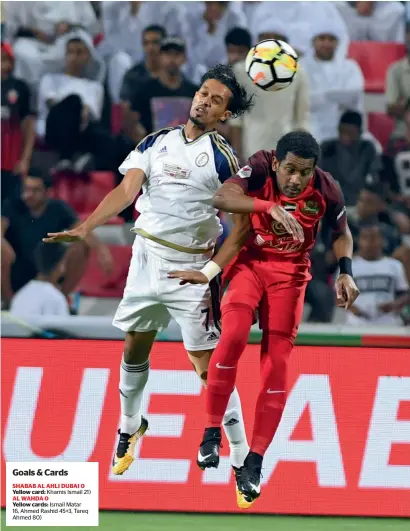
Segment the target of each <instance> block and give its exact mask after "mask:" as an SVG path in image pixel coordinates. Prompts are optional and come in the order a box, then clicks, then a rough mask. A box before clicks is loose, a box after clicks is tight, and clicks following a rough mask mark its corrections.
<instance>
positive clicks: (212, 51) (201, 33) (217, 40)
mask: <svg viewBox="0 0 410 531" xmlns="http://www.w3.org/2000/svg"><path fill="white" fill-rule="evenodd" d="M184 3H186V2H184ZM189 4H196V5H194V6H192V7H188V8H187V19H188V26H189V28H190V33H189V36H188V38H187V50H188V60H189V61H193V60H194V61H196V62H198V63H202V64H203V65H205V66H206V68H212V67H214V66H215V65H216V64H218V63H226V62H227V56H226V49H225V36H226V34H227V33H228V32H229V30H231V29H232V28H245V29H247V24H246V17H245V15H244V13H243V12H242V10H240V9H238V8H237V7H235V8H234V6H233V4H235V2H213V1H212V2H189Z"/></svg>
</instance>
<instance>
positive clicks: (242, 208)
mask: <svg viewBox="0 0 410 531" xmlns="http://www.w3.org/2000/svg"><path fill="white" fill-rule="evenodd" d="M212 204H213V206H214V207H215V208H217V209H218V210H222V212H230V213H232V214H251V213H252V212H260V213H265V214H269V215H270V216H272V218H273V219H274V220H276V221H278V222H279V223H282V225H283V226H284V227H285V229H286V232H288V233H289V234H292V235H293V239H294V240H295V241H299V242H303V241H304V240H305V235H304V233H303V229H302V227H301V225H300V224H299V222H298V221H297V220H296V219H295V218H294V217H293V216H292V215H291V214H290V213H289V212H287V211H286V210H285V209H284V208H283V207H281V206H280V205H276V204H275V203H273V202H272V201H264V200H263V199H257V198H254V197H249V196H248V195H246V194H245V191H244V189H243V188H242V186H240V185H239V184H236V183H233V182H225V183H224V184H223V185H222V186H221V187H220V188H219V190H218V191H217V192H216V194H215V195H214V198H213V201H212Z"/></svg>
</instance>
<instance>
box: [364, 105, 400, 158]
mask: <svg viewBox="0 0 410 531" xmlns="http://www.w3.org/2000/svg"><path fill="white" fill-rule="evenodd" d="M367 125H368V129H369V131H370V132H371V133H372V135H374V136H375V137H376V138H377V140H378V141H379V142H380V144H381V145H382V147H383V149H385V148H386V146H387V143H388V141H389V138H390V136H391V134H392V132H393V129H394V120H393V118H390V116H388V115H387V114H385V113H383V112H369V114H368V115H367Z"/></svg>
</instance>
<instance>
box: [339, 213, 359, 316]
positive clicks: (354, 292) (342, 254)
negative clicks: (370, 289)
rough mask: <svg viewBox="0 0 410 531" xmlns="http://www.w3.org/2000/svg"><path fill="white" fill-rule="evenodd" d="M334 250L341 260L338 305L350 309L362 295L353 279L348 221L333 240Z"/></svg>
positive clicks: (351, 244) (351, 246) (351, 243)
mask: <svg viewBox="0 0 410 531" xmlns="http://www.w3.org/2000/svg"><path fill="white" fill-rule="evenodd" d="M333 252H334V253H335V255H336V259H337V261H338V262H339V269H340V273H339V276H338V277H337V279H336V284H335V287H336V297H337V305H338V306H343V307H344V308H345V310H348V309H349V308H350V307H351V306H352V304H353V303H354V301H355V300H356V299H357V297H358V296H359V295H360V291H359V288H358V287H357V286H356V283H355V281H354V280H353V272H352V255H353V238H352V233H351V232H350V229H349V226H348V225H347V223H346V224H345V227H344V229H343V230H342V231H341V233H340V234H339V236H338V237H337V238H336V239H335V240H334V242H333Z"/></svg>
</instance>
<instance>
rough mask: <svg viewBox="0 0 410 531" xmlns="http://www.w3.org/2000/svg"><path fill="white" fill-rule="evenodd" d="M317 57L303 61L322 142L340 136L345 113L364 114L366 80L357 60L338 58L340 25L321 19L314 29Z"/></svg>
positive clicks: (314, 126) (314, 127)
mask: <svg viewBox="0 0 410 531" xmlns="http://www.w3.org/2000/svg"><path fill="white" fill-rule="evenodd" d="M312 29H313V31H312V44H313V49H314V55H312V56H306V57H304V58H303V59H302V61H301V62H302V64H303V66H304V68H305V71H306V73H307V76H308V78H309V93H310V113H311V122H310V125H311V131H312V134H313V135H314V136H315V138H316V139H317V141H318V142H323V141H324V140H329V139H332V138H335V137H337V134H338V125H339V120H340V117H341V115H342V113H343V112H344V111H345V110H355V111H358V112H360V113H362V114H363V110H364V78H363V74H362V71H361V70H360V67H359V65H358V64H357V63H356V62H355V61H353V59H346V58H342V57H337V56H336V50H337V47H338V45H339V40H340V34H339V26H338V25H337V24H334V22H333V20H332V19H328V18H321V19H320V20H318V21H316V23H315V27H314V28H312Z"/></svg>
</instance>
